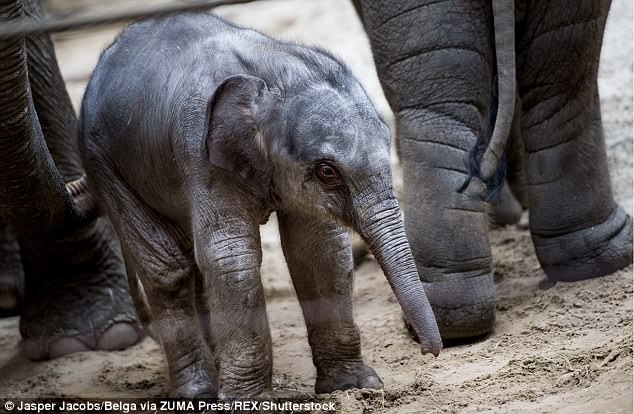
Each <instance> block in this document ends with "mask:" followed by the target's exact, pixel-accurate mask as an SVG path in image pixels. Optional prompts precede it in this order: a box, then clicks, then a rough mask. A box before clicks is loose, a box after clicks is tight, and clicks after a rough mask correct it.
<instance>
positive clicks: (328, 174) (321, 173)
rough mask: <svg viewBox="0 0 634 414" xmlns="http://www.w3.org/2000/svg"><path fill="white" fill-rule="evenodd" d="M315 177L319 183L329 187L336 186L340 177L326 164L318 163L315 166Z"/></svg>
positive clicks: (335, 170) (333, 168)
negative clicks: (321, 182)
mask: <svg viewBox="0 0 634 414" xmlns="http://www.w3.org/2000/svg"><path fill="white" fill-rule="evenodd" d="M317 176H318V177H319V179H320V180H321V181H323V182H324V183H325V184H328V185H330V186H334V185H337V184H339V183H340V182H341V177H340V175H339V172H338V171H337V169H336V168H335V167H333V166H332V165H330V164H328V163H326V162H320V163H319V164H318V165H317Z"/></svg>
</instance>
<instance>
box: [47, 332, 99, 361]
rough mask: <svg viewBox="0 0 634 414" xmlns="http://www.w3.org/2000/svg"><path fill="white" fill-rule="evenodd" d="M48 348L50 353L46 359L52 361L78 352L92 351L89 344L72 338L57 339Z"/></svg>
mask: <svg viewBox="0 0 634 414" xmlns="http://www.w3.org/2000/svg"><path fill="white" fill-rule="evenodd" d="M48 348H49V351H48V355H47V356H46V357H48V358H51V359H54V358H59V357H61V356H64V355H68V354H74V353H77V352H85V351H90V347H89V346H88V344H86V343H85V342H84V341H82V340H80V339H78V338H72V337H67V338H60V339H57V340H55V341H54V342H52V343H51V344H50V346H49V347H48Z"/></svg>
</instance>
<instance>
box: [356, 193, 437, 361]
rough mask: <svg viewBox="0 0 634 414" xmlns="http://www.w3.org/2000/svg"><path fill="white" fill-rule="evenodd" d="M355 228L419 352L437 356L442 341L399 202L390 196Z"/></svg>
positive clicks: (368, 212) (370, 209)
mask: <svg viewBox="0 0 634 414" xmlns="http://www.w3.org/2000/svg"><path fill="white" fill-rule="evenodd" d="M357 221H358V223H357V225H356V226H355V227H357V228H356V230H357V231H358V232H359V234H360V235H361V237H363V239H364V240H365V242H366V243H367V244H368V245H369V246H370V250H371V251H372V254H373V255H374V257H375V258H376V259H377V260H378V262H379V264H380V265H381V269H383V273H384V274H385V277H386V278H387V280H388V282H389V283H390V286H391V287H392V290H393V291H394V294H395V295H396V299H397V300H398V302H399V304H400V305H401V308H402V309H403V312H404V313H405V317H406V318H407V320H408V321H410V323H411V324H412V326H413V327H414V329H415V330H416V332H417V333H418V337H419V338H420V344H421V351H422V353H427V352H431V353H432V354H434V355H435V356H438V353H439V352H440V349H441V348H442V340H441V338H440V333H439V331H438V326H437V325H436V319H435V318H434V313H433V311H432V309H431V306H430V304H429V301H428V300H427V296H426V295H425V290H424V289H423V285H422V283H421V281H420V278H419V276H418V271H417V270H416V264H415V263H414V257H413V256H412V252H411V250H410V247H409V242H408V241H407V237H406V236H405V230H404V228H403V222H402V219H401V214H400V209H399V205H398V202H397V201H396V199H395V198H393V197H391V198H389V199H387V200H383V201H380V202H378V203H376V204H374V205H373V206H372V207H370V208H369V209H367V211H366V212H364V214H363V217H361V218H360V219H359V220H357Z"/></svg>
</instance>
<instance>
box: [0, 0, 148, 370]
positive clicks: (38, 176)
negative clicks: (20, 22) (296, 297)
mask: <svg viewBox="0 0 634 414" xmlns="http://www.w3.org/2000/svg"><path fill="white" fill-rule="evenodd" d="M40 15H41V9H40V5H39V4H38V2H37V1H35V0H1V1H0V22H1V21H7V20H11V19H16V18H22V17H24V16H29V17H34V18H39V17H40ZM0 79H2V82H1V86H0V148H2V150H1V151H0V171H1V173H0V216H1V217H2V220H0V265H1V266H2V267H0V306H2V307H3V308H4V311H7V310H9V308H12V307H15V306H17V305H18V301H20V302H21V303H20V304H19V306H20V312H21V319H20V332H21V334H22V337H23V341H22V351H23V354H24V355H25V356H27V357H28V358H30V359H45V358H53V357H56V356H60V355H64V354H67V353H70V352H77V351H83V350H88V349H119V348H123V347H125V346H127V345H130V344H133V343H135V342H137V341H138V340H139V339H140V338H141V332H142V331H141V330H140V328H139V326H138V322H137V317H136V313H135V311H134V307H133V305H132V302H131V299H130V296H129V294H128V291H127V281H126V276H125V269H124V266H123V261H122V259H121V255H120V250H119V245H118V242H117V241H116V239H115V237H114V233H113V231H112V230H111V228H110V225H109V224H108V222H107V221H105V220H104V219H101V218H99V219H95V217H86V216H83V215H82V214H81V213H80V211H81V208H79V207H78V206H77V205H76V204H75V202H74V201H73V198H72V197H71V195H70V193H69V192H68V191H67V188H66V186H65V182H71V181H73V180H75V179H77V178H79V177H80V176H81V175H82V174H83V170H82V168H81V166H80V161H79V156H78V152H77V149H76V117H75V113H74V111H73V108H72V106H71V103H70V99H69V97H68V94H67V92H66V89H65V86H64V82H63V80H62V77H61V75H60V72H59V69H58V66H57V62H56V60H55V54H54V50H53V45H52V42H51V40H50V38H49V37H48V36H47V35H33V36H29V37H26V38H24V37H14V38H2V39H0ZM71 188H72V186H71ZM22 269H23V271H24V278H25V279H24V280H25V284H24V295H23V296H22V295H21V292H20V290H21V289H20V283H19V282H16V281H18V280H19V279H20V274H21V272H22Z"/></svg>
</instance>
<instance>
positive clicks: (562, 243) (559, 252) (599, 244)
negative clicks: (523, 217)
mask: <svg viewBox="0 0 634 414" xmlns="http://www.w3.org/2000/svg"><path fill="white" fill-rule="evenodd" d="M533 240H534V243H535V251H536V253H537V257H538V258H539V261H540V263H541V265H542V268H543V269H544V272H545V273H546V275H547V276H548V277H549V278H550V279H551V280H555V281H562V282H574V281H577V280H582V279H589V278H593V277H599V276H604V275H607V274H610V273H613V272H616V271H617V270H619V269H622V268H624V267H626V266H628V265H629V264H631V263H632V219H631V218H630V217H629V216H628V215H627V214H625V212H624V211H623V209H622V208H621V207H617V208H616V209H615V211H614V213H613V214H612V215H611V216H610V217H609V218H608V219H607V220H606V221H605V222H603V223H601V224H599V225H596V226H593V227H590V228H586V229H582V230H578V231H575V232H572V233H567V234H561V235H548V236H544V235H536V234H533Z"/></svg>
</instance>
